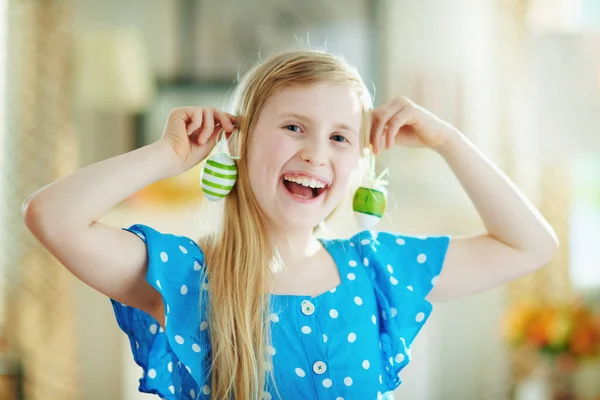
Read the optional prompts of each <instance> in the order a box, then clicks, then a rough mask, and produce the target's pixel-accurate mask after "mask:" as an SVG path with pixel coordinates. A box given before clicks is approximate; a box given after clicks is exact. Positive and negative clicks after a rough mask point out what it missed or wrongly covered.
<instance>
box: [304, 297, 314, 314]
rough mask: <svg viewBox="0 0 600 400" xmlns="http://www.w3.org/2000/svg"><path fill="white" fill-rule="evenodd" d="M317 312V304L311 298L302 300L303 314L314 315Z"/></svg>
mask: <svg viewBox="0 0 600 400" xmlns="http://www.w3.org/2000/svg"><path fill="white" fill-rule="evenodd" d="M314 312H315V306H314V304H313V303H311V302H310V301H309V300H304V301H303V302H302V314H304V315H313V313H314Z"/></svg>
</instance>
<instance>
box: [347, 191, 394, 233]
mask: <svg viewBox="0 0 600 400" xmlns="http://www.w3.org/2000/svg"><path fill="white" fill-rule="evenodd" d="M385 197H386V196H385V191H384V190H383V189H382V190H378V189H373V188H367V187H360V188H358V190H357V191H356V193H354V199H353V201H352V208H353V210H354V218H355V219H356V221H357V222H358V224H359V225H360V226H361V227H362V228H363V229H371V228H372V227H374V226H375V225H376V224H377V223H378V222H379V220H380V219H381V217H382V216H383V213H384V212H385V203H386V200H385Z"/></svg>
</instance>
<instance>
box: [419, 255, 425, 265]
mask: <svg viewBox="0 0 600 400" xmlns="http://www.w3.org/2000/svg"><path fill="white" fill-rule="evenodd" d="M425 261H427V256H426V255H425V254H419V255H418V257H417V262H418V263H419V264H423V263H424V262H425Z"/></svg>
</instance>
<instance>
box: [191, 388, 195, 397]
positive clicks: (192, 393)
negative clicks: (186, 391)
mask: <svg viewBox="0 0 600 400" xmlns="http://www.w3.org/2000/svg"><path fill="white" fill-rule="evenodd" d="M190 396H191V397H192V399H196V392H195V391H194V389H192V390H190Z"/></svg>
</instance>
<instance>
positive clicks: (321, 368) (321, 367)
mask: <svg viewBox="0 0 600 400" xmlns="http://www.w3.org/2000/svg"><path fill="white" fill-rule="evenodd" d="M313 371H315V374H317V375H322V374H324V373H325V371H327V365H325V363H324V362H323V361H317V362H316V363H314V364H313Z"/></svg>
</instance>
